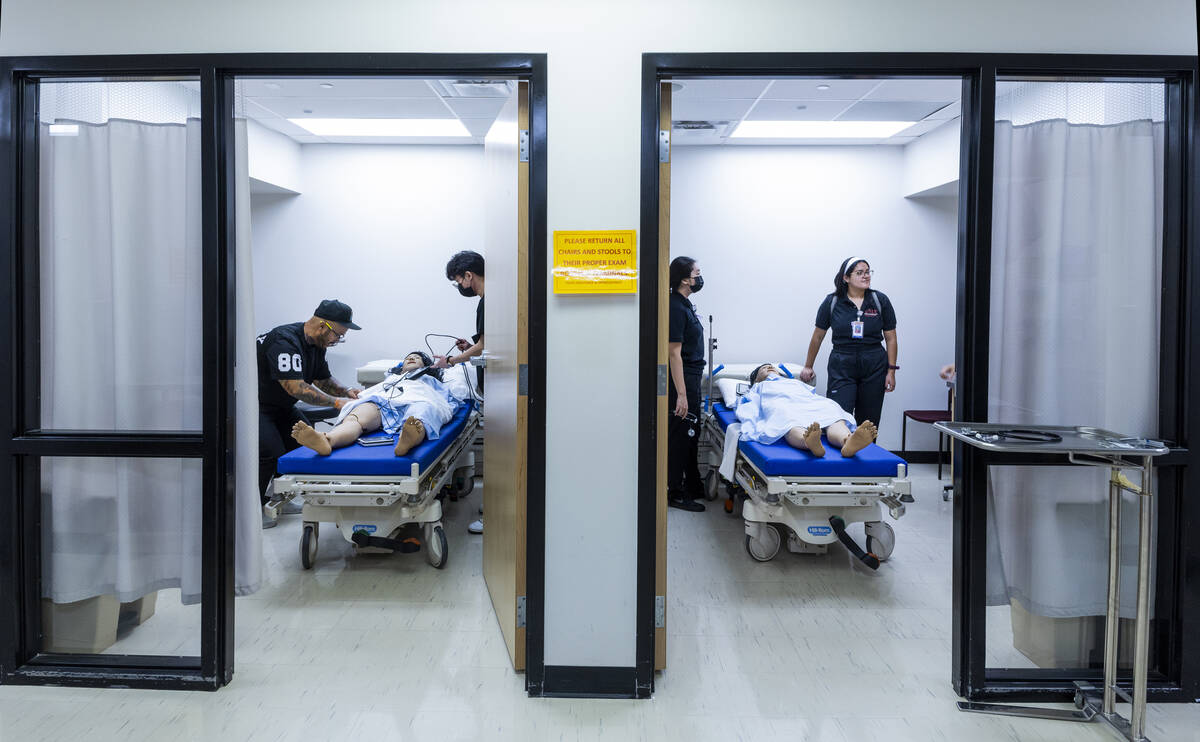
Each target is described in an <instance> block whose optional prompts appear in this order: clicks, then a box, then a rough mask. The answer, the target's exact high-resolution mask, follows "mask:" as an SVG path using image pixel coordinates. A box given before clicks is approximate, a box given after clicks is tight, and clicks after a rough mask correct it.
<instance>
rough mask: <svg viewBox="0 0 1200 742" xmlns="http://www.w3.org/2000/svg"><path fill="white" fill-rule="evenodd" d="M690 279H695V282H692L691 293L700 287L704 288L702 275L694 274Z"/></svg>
mask: <svg viewBox="0 0 1200 742" xmlns="http://www.w3.org/2000/svg"><path fill="white" fill-rule="evenodd" d="M692 280H694V281H695V283H693V284H692V293H693V294H694V293H696V292H697V291H699V290H700V289H702V288H704V276H696V277H695V278H694V279H692Z"/></svg>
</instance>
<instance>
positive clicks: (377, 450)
mask: <svg viewBox="0 0 1200 742" xmlns="http://www.w3.org/2000/svg"><path fill="white" fill-rule="evenodd" d="M471 410H472V405H470V404H464V405H463V406H462V407H460V408H459V410H458V412H456V413H455V414H454V417H452V418H450V422H448V423H446V424H445V425H443V426H442V434H441V435H440V436H439V437H438V439H437V440H435V441H430V440H426V441H424V442H423V443H421V445H419V446H417V447H416V448H414V449H413V450H411V451H409V452H408V455H407V456H397V455H396V454H395V453H394V452H393V446H360V445H358V444H357V443H353V444H351V445H349V446H346V447H344V448H339V449H337V450H336V451H334V452H333V453H331V454H329V455H328V456H321V455H320V454H318V453H317V452H316V451H313V450H311V449H308V448H303V447H302V448H297V449H296V450H294V451H289V452H288V453H286V454H284V455H283V456H281V457H279V464H278V469H279V473H280V474H318V475H321V474H350V475H359V476H372V477H379V476H399V477H408V476H412V465H413V464H414V463H415V464H417V465H419V466H420V467H421V472H422V473H424V472H425V470H426V469H427V468H428V467H429V466H430V464H432V463H433V462H434V461H436V460H437V457H438V456H441V455H442V452H443V451H445V450H446V449H447V448H449V447H450V444H451V443H453V442H454V439H455V438H457V437H458V436H459V434H460V433H461V432H462V430H463V428H465V427H466V425H467V417H468V416H469V415H470V414H471Z"/></svg>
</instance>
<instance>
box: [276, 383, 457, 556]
mask: <svg viewBox="0 0 1200 742" xmlns="http://www.w3.org/2000/svg"><path fill="white" fill-rule="evenodd" d="M480 420H481V415H480V413H479V411H478V410H476V409H475V407H474V405H473V404H464V405H463V406H462V407H461V408H460V409H459V410H458V412H457V413H455V415H454V417H453V418H451V420H450V422H448V423H446V424H445V425H444V426H443V427H442V430H441V435H440V436H439V437H438V438H437V439H436V440H426V441H424V442H422V443H421V444H420V445H419V446H417V447H416V448H414V449H413V450H412V451H410V452H409V453H408V455H407V456H396V455H395V453H394V452H393V446H391V445H385V446H363V445H359V444H357V443H356V444H353V445H350V446H346V447H344V448H339V449H337V450H335V451H334V452H333V453H332V454H330V455H328V456H321V455H319V454H317V453H316V452H315V451H311V450H309V449H307V448H298V449H296V450H294V451H290V452H288V453H287V454H285V455H284V456H282V457H280V459H279V465H278V467H279V472H280V476H278V477H276V478H275V482H274V484H275V496H276V497H277V498H280V499H281V500H290V499H292V498H293V497H299V498H300V499H302V500H303V502H304V508H303V513H302V517H303V519H304V529H303V532H302V533H301V536H300V563H301V564H303V565H304V568H305V569H311V568H312V566H313V563H314V562H315V561H316V558H317V539H318V535H319V533H320V524H321V523H323V522H324V523H333V524H334V525H335V526H336V527H337V528H338V530H339V531H341V533H342V536H343V537H344V538H345V539H346V540H347V541H349V542H350V543H352V544H354V545H355V547H356V549H357V551H358V552H359V553H371V552H374V553H382V552H388V551H416V550H417V549H419V548H420V547H421V546H422V545H423V546H424V547H425V558H426V559H427V560H428V561H429V563H430V564H432V565H433V566H434V567H437V568H439V569H440V568H441V567H443V566H445V564H446V558H447V556H448V550H447V544H446V531H445V529H444V528H443V527H442V503H441V498H440V495H441V494H442V493H443V491H445V490H448V491H449V493H450V494H451V499H457V498H458V497H465V496H466V495H468V494H470V492H471V490H472V489H473V488H474V486H475V480H474V477H475V454H474V451H473V450H472V444H473V442H474V440H475V434H476V431H477V430H478V428H479V425H480ZM418 529H419V530H420V535H419V536H418V535H417V534H416V533H412V535H406V533H410V532H415V531H417V530H418Z"/></svg>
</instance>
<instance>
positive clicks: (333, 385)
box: [258, 299, 362, 528]
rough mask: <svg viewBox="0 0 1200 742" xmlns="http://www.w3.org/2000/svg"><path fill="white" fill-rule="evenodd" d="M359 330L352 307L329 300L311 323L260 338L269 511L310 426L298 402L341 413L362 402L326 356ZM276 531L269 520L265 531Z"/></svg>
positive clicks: (262, 464) (262, 447)
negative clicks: (284, 465) (300, 425)
mask: <svg viewBox="0 0 1200 742" xmlns="http://www.w3.org/2000/svg"><path fill="white" fill-rule="evenodd" d="M359 329H362V328H360V327H359V326H358V325H356V324H354V322H353V312H352V311H351V309H350V307H349V306H347V305H346V304H343V303H342V302H340V301H338V300H337V299H326V300H325V301H323V302H321V304H320V305H319V306H318V307H317V309H316V311H314V312H313V316H312V317H311V318H309V319H308V321H306V322H292V323H290V324H286V325H280V326H279V327H276V328H275V329H273V330H271V331H270V332H267V333H265V334H263V335H259V336H258V492H259V496H260V497H261V498H262V502H263V504H264V505H265V504H266V503H267V500H268V497H267V494H266V492H267V485H269V484H270V483H271V480H272V479H273V478H274V477H275V466H276V462H277V461H278V459H279V457H280V456H282V455H283V454H285V453H287V452H288V451H290V450H292V449H293V448H296V447H297V446H299V445H300V444H298V443H297V442H296V441H295V440H293V439H292V427H293V426H294V425H295V424H296V423H297V422H301V421H303V422H306V423H307V422H308V420H307V419H305V417H304V413H302V412H301V411H300V410H298V409H296V401H297V400H300V401H303V402H308V403H309V404H313V405H317V406H320V407H334V408H337V409H341V408H342V405H345V404H347V403H348V402H350V401H351V400H353V399H357V398H358V392H359V389H357V388H351V387H346V386H343V385H342V384H341V383H340V382H339V381H338V380H337V379H335V378H333V375H332V374H331V373H330V372H329V365H328V364H327V363H326V362H325V351H326V349H328V348H331V347H333V346H334V345H337V344H338V343H340V342H342V341H343V340H344V339H345V337H346V333H347V332H349V331H350V330H359ZM274 525H275V521H274V520H268V519H267V518H266V516H265V515H264V516H263V527H264V528H270V527H272V526H274Z"/></svg>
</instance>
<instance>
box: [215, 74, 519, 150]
mask: <svg viewBox="0 0 1200 742" xmlns="http://www.w3.org/2000/svg"><path fill="white" fill-rule="evenodd" d="M237 86H238V91H239V103H240V104H241V105H240V107H241V109H242V112H243V113H244V115H245V116H246V117H247V118H249V119H252V120H254V121H257V122H258V123H260V124H262V125H263V126H266V127H268V128H271V129H274V130H276V131H278V132H281V133H283V134H286V135H287V136H289V137H291V138H292V139H294V140H296V141H297V142H300V143H301V144H343V143H346V144H397V143H404V144H482V143H483V138H484V136H486V135H487V132H488V129H489V128H491V126H492V123H493V122H494V121H495V120H496V116H497V114H499V113H500V109H501V108H502V107H503V106H504V103H505V101H507V100H508V98H509V97H510V96H511V94H512V89H513V87H512V82H510V81H505V80H486V81H485V80H471V81H456V80H449V79H447V80H440V79H438V80H425V79H414V78H394V77H393V78H366V77H351V78H332V77H327V78H313V77H289V78H240V79H239V80H238V82H237ZM289 118H403V119H458V120H460V121H462V123H463V125H464V126H465V127H466V128H467V131H469V132H470V133H471V136H470V137H405V138H397V137H319V136H314V135H312V134H310V133H309V132H308V131H307V130H305V129H302V128H300V127H299V126H296V125H295V124H293V123H291V122H290V121H288V119H289Z"/></svg>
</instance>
